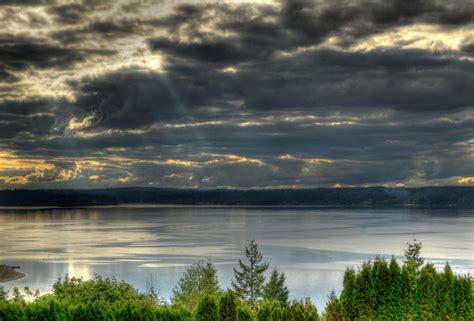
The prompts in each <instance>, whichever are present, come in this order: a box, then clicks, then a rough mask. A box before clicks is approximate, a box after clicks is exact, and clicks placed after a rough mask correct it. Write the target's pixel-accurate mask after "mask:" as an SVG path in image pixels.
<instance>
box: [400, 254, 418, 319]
mask: <svg viewBox="0 0 474 321" xmlns="http://www.w3.org/2000/svg"><path fill="white" fill-rule="evenodd" d="M400 286H401V293H402V298H403V301H404V304H403V306H402V314H403V315H404V319H406V320H413V319H414V318H415V312H416V308H417V304H416V288H417V279H416V270H415V267H414V266H413V263H412V262H411V261H408V262H406V263H405V264H404V265H403V267H402V274H401V281H400Z"/></svg>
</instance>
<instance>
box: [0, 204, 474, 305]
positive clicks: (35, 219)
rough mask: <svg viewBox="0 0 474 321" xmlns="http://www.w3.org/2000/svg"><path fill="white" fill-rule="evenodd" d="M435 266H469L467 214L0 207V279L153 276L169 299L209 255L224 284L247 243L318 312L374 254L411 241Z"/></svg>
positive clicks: (39, 283) (33, 283) (34, 284)
mask: <svg viewBox="0 0 474 321" xmlns="http://www.w3.org/2000/svg"><path fill="white" fill-rule="evenodd" d="M414 236H416V238H417V239H418V240H420V241H423V255H424V256H425V257H426V258H429V259H430V260H431V261H433V262H434V263H435V264H436V265H437V266H438V267H442V265H443V264H444V263H445V262H446V261H448V262H449V263H450V264H452V267H453V270H454V271H455V272H456V273H471V274H472V273H473V272H474V266H473V263H474V251H473V247H474V245H473V240H474V237H473V236H474V211H472V210H457V211H456V210H410V209H311V208H299V209H289V208H182V207H181V208H179V207H177V208H143V207H136V208H91V209H54V210H8V209H3V210H0V264H1V263H3V264H12V265H20V266H21V268H22V269H21V271H22V272H24V273H26V274H27V277H25V278H23V279H21V280H16V281H12V282H7V283H4V284H3V286H4V287H5V288H6V289H10V288H12V287H14V286H18V287H23V286H25V285H28V286H29V287H30V288H33V289H39V290H40V291H41V292H42V293H45V292H48V291H49V290H50V289H51V285H52V283H53V282H54V281H55V280H56V279H57V278H59V277H62V276H64V275H66V274H68V275H69V276H82V277H84V278H92V277H94V275H95V274H100V275H102V276H110V277H113V276H115V277H116V278H118V279H123V280H125V281H127V282H130V283H132V284H133V285H134V286H135V287H137V288H138V289H140V290H145V289H146V283H147V279H149V278H150V277H151V276H153V277H155V278H156V279H158V283H159V284H158V285H159V288H160V289H161V292H160V294H161V296H163V297H164V298H165V299H169V297H170V295H171V293H172V289H173V287H174V286H175V285H176V283H177V281H178V279H179V278H180V276H181V275H182V273H183V271H184V270H185V268H186V266H188V265H190V264H192V263H193V262H196V261H198V260H206V259H210V260H211V261H212V262H213V263H214V264H215V265H216V268H217V270H218V276H219V280H220V282H221V285H222V286H223V287H227V286H229V285H230V281H231V279H232V277H233V267H234V266H236V263H237V260H238V258H240V257H243V249H244V246H245V245H246V243H247V242H248V240H250V239H255V240H256V241H257V243H258V244H259V246H260V247H261V250H262V252H263V254H264V258H265V260H266V261H268V262H269V263H270V267H272V268H273V267H275V266H276V267H278V268H279V269H280V270H281V271H283V272H285V274H286V275H287V282H288V286H289V288H290V295H291V297H292V298H304V297H311V298H312V299H313V302H315V303H316V304H317V306H318V308H320V309H321V308H322V307H323V306H324V304H325V301H326V298H327V295H328V294H329V292H330V291H331V290H332V289H334V290H335V291H336V292H338V291H340V290H341V287H342V277H343V273H344V270H345V268H346V266H358V265H360V264H361V262H362V261H363V260H365V259H371V258H373V257H374V255H375V254H382V255H385V256H387V257H389V256H390V255H396V256H398V258H399V259H401V258H402V256H403V250H404V249H405V247H406V243H407V242H409V241H411V240H412V239H413V237H414Z"/></svg>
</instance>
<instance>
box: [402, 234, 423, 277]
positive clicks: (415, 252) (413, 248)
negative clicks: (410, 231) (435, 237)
mask: <svg viewBox="0 0 474 321" xmlns="http://www.w3.org/2000/svg"><path fill="white" fill-rule="evenodd" d="M407 245H408V248H407V249H406V250H405V258H406V261H405V262H408V261H411V262H412V264H413V266H414V267H415V270H416V271H417V272H418V271H419V270H420V268H421V267H422V266H423V263H424V262H425V260H424V259H423V258H422V257H421V255H420V254H421V248H422V247H423V243H422V242H417V241H416V239H413V243H407Z"/></svg>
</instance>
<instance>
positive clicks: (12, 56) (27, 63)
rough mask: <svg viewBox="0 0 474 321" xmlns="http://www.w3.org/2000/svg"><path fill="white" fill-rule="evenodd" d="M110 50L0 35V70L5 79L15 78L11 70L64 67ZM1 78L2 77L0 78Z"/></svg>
mask: <svg viewBox="0 0 474 321" xmlns="http://www.w3.org/2000/svg"><path fill="white" fill-rule="evenodd" d="M112 53H113V51H111V50H85V49H73V48H66V47H60V46H55V45H52V44H49V43H47V42H46V40H44V39H34V38H28V37H18V36H10V35H0V71H1V73H2V74H3V75H4V76H5V80H6V81H14V80H15V79H16V78H12V77H14V76H13V75H12V74H11V72H12V71H13V72H15V71H24V70H26V69H28V68H30V67H33V68H38V69H47V68H66V67H69V66H71V65H73V64H74V63H76V62H79V61H83V60H85V59H86V57H88V56H89V55H110V54H112ZM0 80H3V79H0Z"/></svg>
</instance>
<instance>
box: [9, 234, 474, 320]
mask: <svg viewBox="0 0 474 321" xmlns="http://www.w3.org/2000/svg"><path fill="white" fill-rule="evenodd" d="M420 250H421V243H419V242H416V241H415V242H414V243H411V244H409V246H408V249H407V250H406V251H405V257H406V260H405V261H404V264H403V265H402V266H400V265H399V264H398V262H397V260H396V259H395V258H394V257H392V258H391V260H390V261H388V262H387V261H386V260H385V259H384V258H381V257H379V256H377V257H376V258H375V260H374V261H367V262H364V263H363V264H362V266H361V267H360V268H358V269H357V270H355V269H353V268H348V269H347V270H346V272H345V274H344V281H343V289H342V292H341V294H340V295H339V296H337V295H336V294H335V293H334V291H333V292H332V293H331V294H330V295H329V297H328V300H327V303H326V306H325V308H324V310H323V311H321V313H320V312H319V311H318V310H317V308H316V307H315V306H314V305H313V304H312V303H311V301H310V300H309V299H306V300H305V301H302V300H300V301H298V300H293V301H290V300H289V299H288V295H289V291H288V288H287V286H286V284H285V282H286V276H285V274H284V273H280V272H279V271H278V269H276V268H275V269H274V270H273V271H272V272H271V275H270V278H269V280H268V282H266V276H265V272H266V271H267V269H268V266H269V264H268V263H267V262H264V261H263V255H262V253H261V252H260V251H259V250H258V248H257V245H256V243H254V242H253V241H251V242H250V243H249V246H247V247H246V249H245V253H246V261H245V262H244V261H242V260H239V267H238V268H237V269H234V278H235V279H234V281H233V282H232V289H228V290H226V291H223V290H222V289H221V288H220V286H219V281H218V279H217V275H216V270H215V268H214V266H213V265H212V263H211V262H198V263H196V264H194V265H192V266H191V267H189V268H188V269H187V270H186V271H185V273H184V274H183V276H182V278H181V279H180V281H179V283H178V285H177V286H176V288H175V289H174V290H173V297H172V302H171V304H168V303H166V302H164V300H162V299H160V298H159V293H158V292H157V290H156V289H157V287H156V283H155V282H153V281H150V282H149V283H148V291H147V292H146V293H139V292H138V291H137V290H136V289H134V288H133V287H132V286H131V285H130V284H128V283H125V282H124V281H117V280H115V279H108V278H107V279H103V278H101V277H100V276H96V277H95V279H93V280H87V281H84V280H82V279H80V278H71V279H69V278H67V277H66V278H64V279H60V280H58V281H57V282H56V283H55V284H54V285H53V291H52V293H50V294H46V295H43V296H40V295H39V293H33V292H32V291H30V290H29V289H25V290H24V293H22V292H21V291H20V290H19V289H14V290H13V293H12V295H11V296H10V297H8V296H7V293H6V292H5V291H3V290H2V289H1V287H0V320H1V321H10V320H11V321H13V320H14V321H17V320H25V321H26V320H38V321H39V320H62V321H69V320H88V321H93V320H110V321H112V320H116V321H119V320H143V321H145V320H146V321H321V320H323V321H345V320H459V321H463V320H465V321H467V320H473V319H474V305H473V298H474V292H473V286H472V278H471V277H470V276H457V275H454V274H453V272H452V270H451V267H450V266H449V264H448V263H446V265H445V267H444V269H443V271H441V272H438V271H437V270H436V269H435V267H434V266H433V264H432V263H426V264H425V263H424V260H423V258H421V256H420ZM247 261H248V263H247ZM25 294H26V295H28V296H30V297H31V298H33V301H26V300H25Z"/></svg>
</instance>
